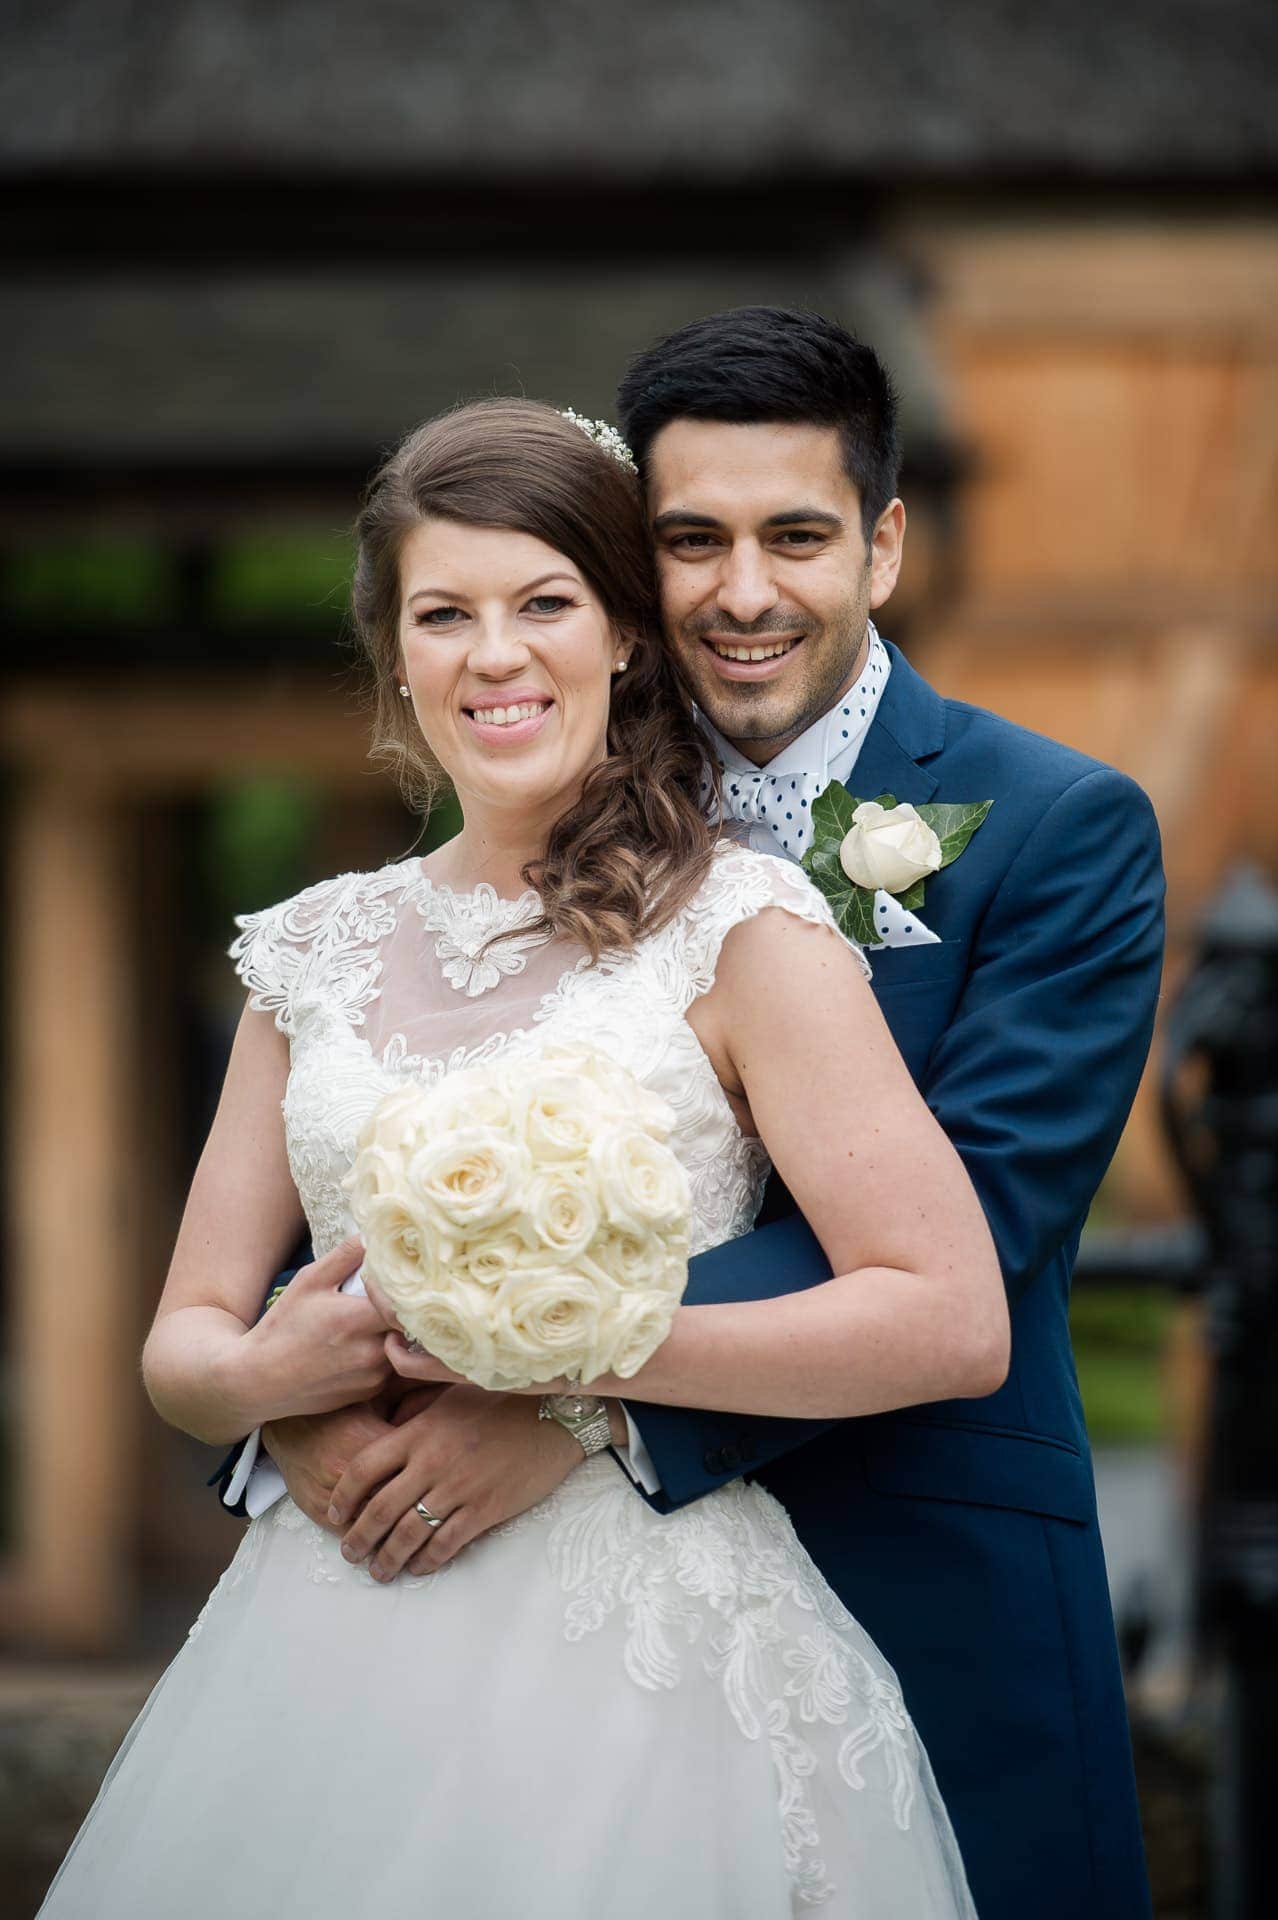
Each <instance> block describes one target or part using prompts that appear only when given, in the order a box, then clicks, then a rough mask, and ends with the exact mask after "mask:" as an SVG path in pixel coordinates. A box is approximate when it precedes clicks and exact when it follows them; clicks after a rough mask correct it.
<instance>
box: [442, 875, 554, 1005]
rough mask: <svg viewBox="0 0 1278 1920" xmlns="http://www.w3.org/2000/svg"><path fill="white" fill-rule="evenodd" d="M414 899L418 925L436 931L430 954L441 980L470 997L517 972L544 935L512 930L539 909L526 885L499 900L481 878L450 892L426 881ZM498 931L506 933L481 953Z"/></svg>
mask: <svg viewBox="0 0 1278 1920" xmlns="http://www.w3.org/2000/svg"><path fill="white" fill-rule="evenodd" d="M414 900H415V904H416V907H417V911H418V913H419V914H420V915H421V917H422V920H423V922H424V924H425V925H426V926H428V927H429V928H430V929H431V932H432V933H434V934H435V935H436V939H435V955H436V958H437V959H438V960H439V963H440V967H441V969H442V971H443V975H444V978H445V980H447V982H448V984H449V986H450V987H455V988H456V989H457V991H458V993H464V994H467V995H468V996H469V997H470V998H471V999H472V1000H473V999H474V998H475V996H476V995H477V994H480V993H489V992H491V991H492V989H493V988H494V987H497V986H500V985H501V982H502V980H503V978H509V977H510V976H511V975H512V974H516V973H522V972H523V970H524V968H525V967H526V966H527V965H528V955H527V950H528V948H529V947H538V946H541V945H542V944H543V943H544V941H545V939H546V935H545V934H544V933H534V934H523V935H520V934H517V933H515V932H514V929H515V928H516V927H520V926H523V925H524V924H525V922H527V921H529V920H535V919H536V918H537V917H538V916H539V914H540V913H541V901H540V900H539V898H538V896H537V895H536V894H535V893H534V892H533V890H532V888H531V887H530V888H529V889H528V890H527V891H526V892H524V893H521V894H520V896H519V898H518V899H517V900H503V899H502V898H501V896H500V895H499V894H498V893H497V891H496V889H495V888H493V887H490V886H489V885H488V884H487V882H486V881H481V882H480V884H479V885H478V886H477V887H476V888H475V889H474V891H473V892H472V893H454V892H453V889H452V888H451V887H445V886H440V885H439V884H438V883H436V882H433V881H426V882H424V884H423V885H422V887H421V888H420V889H419V890H418V891H417V892H416V893H415V896H414ZM499 933H500V934H505V935H506V936H507V937H506V938H505V939H503V940H502V941H501V942H500V943H499V944H498V945H497V946H495V947H489V948H488V951H487V952H484V951H483V949H484V946H485V944H486V942H488V941H489V940H491V939H492V938H493V936H494V934H499Z"/></svg>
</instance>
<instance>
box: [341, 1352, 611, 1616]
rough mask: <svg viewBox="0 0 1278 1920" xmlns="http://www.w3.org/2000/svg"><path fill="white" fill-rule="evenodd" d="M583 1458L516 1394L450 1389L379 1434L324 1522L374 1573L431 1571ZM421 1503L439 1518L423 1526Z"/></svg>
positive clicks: (351, 1556)
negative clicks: (433, 1524)
mask: <svg viewBox="0 0 1278 1920" xmlns="http://www.w3.org/2000/svg"><path fill="white" fill-rule="evenodd" d="M584 1458H585V1455H584V1454H583V1452H582V1449H581V1445H580V1442H579V1441H577V1440H575V1439H574V1438H573V1436H572V1434H570V1433H569V1432H567V1431H566V1429H565V1428H563V1427H561V1426H560V1425H559V1423H558V1421H555V1420H538V1418H537V1402H536V1401H535V1400H533V1399H530V1398H527V1397H525V1396H524V1395H523V1394H515V1393H511V1394H506V1393H488V1392H486V1391H485V1390H484V1389H483V1388H482V1387H473V1386H470V1385H466V1386H460V1387H449V1388H447V1389H445V1390H444V1391H443V1392H441V1393H440V1395H439V1398H438V1399H437V1400H436V1401H435V1402H434V1403H433V1404H432V1405H431V1406H429V1407H427V1408H426V1409H425V1411H424V1412H421V1413H417V1414H414V1415H412V1416H411V1417H410V1418H408V1419H406V1420H404V1421H403V1422H402V1424H401V1425H400V1426H398V1427H397V1428H395V1429H394V1431H393V1432H392V1433H390V1434H383V1435H379V1436H378V1437H377V1438H375V1439H373V1440H371V1441H370V1443H369V1444H368V1446H367V1447H365V1449H364V1451H363V1452H362V1453H361V1454H359V1456H358V1457H357V1458H356V1459H354V1460H352V1462H351V1464H350V1466H349V1467H348V1468H347V1470H346V1472H345V1473H344V1474H343V1475H342V1476H341V1478H340V1480H339V1481H338V1484H337V1487H336V1489H335V1492H334V1494H333V1499H332V1503H331V1509H330V1514H329V1515H326V1520H325V1523H326V1524H327V1525H329V1526H331V1527H333V1528H335V1529H336V1530H337V1531H339V1532H341V1533H343V1534H344V1535H345V1538H344V1539H343V1542H342V1552H343V1553H344V1554H345V1556H346V1558H347V1559H348V1560H350V1561H352V1562H355V1563H358V1562H360V1561H364V1560H369V1559H370V1556H371V1564H370V1567H369V1571H370V1572H371V1573H372V1574H373V1575H374V1577H375V1578H376V1579H379V1580H393V1579H394V1578H395V1575H396V1574H397V1573H399V1572H400V1570H401V1569H402V1568H404V1567H407V1568H408V1571H409V1572H410V1573H415V1574H419V1573H434V1572H436V1571H437V1570H438V1568H440V1567H442V1566H443V1565H444V1564H445V1562H446V1561H448V1560H451V1559H452V1557H453V1555H454V1554H455V1553H458V1552H460V1550H461V1549H462V1547H464V1546H467V1545H468V1544H469V1542H470V1541H472V1540H474V1539H476V1538H477V1537H478V1536H479V1535H480V1534H481V1533H487V1532H488V1531H489V1529H490V1528H492V1527H498V1526H501V1525H502V1524H503V1522H504V1521H507V1520H513V1519H514V1518H515V1516H516V1514H520V1513H525V1512H526V1511H527V1510H528V1508H529V1507H535V1506H536V1505H537V1502H538V1501H539V1500H544V1499H545V1498H546V1497H547V1495H548V1494H551V1493H553V1492H554V1490H555V1488H556V1487H557V1486H559V1484H560V1482H561V1481H563V1480H565V1479H567V1477H568V1475H569V1474H570V1473H571V1472H572V1470H573V1468H574V1467H577V1466H580V1464H581V1462H582V1460H583V1459H584ZM418 1500H420V1501H422V1503H423V1504H424V1505H425V1506H426V1508H427V1509H428V1511H430V1512H431V1513H435V1514H438V1515H439V1517H440V1519H441V1520H442V1522H443V1524H442V1525H441V1526H439V1527H437V1528H435V1530H434V1531H433V1532H432V1531H431V1529H430V1527H429V1526H428V1525H427V1523H426V1522H425V1521H424V1520H423V1519H422V1517H421V1515H420V1514H419V1513H418V1512H417V1511H416V1502H417V1501H418Z"/></svg>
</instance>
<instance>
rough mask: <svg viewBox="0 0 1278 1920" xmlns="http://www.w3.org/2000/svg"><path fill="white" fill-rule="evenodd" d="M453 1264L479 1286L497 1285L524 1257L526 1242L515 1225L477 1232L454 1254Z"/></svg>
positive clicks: (526, 1251) (507, 1276) (519, 1264)
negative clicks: (485, 1232)
mask: <svg viewBox="0 0 1278 1920" xmlns="http://www.w3.org/2000/svg"><path fill="white" fill-rule="evenodd" d="M456 1258H457V1265H458V1266H459V1267H461V1268H464V1269H465V1272H466V1274H467V1276H468V1278H470V1279H471V1280H473V1281H475V1282H476V1284H477V1285H479V1286H481V1287H499V1286H501V1284H502V1282H503V1281H505V1280H509V1279H510V1277H511V1275H512V1274H513V1273H517V1272H518V1270H519V1268H520V1267H521V1266H523V1265H524V1264H525V1263H526V1262H527V1260H528V1243H527V1240H526V1239H525V1238H524V1236H523V1234H522V1233H521V1232H520V1231H519V1230H518V1228H509V1227H508V1228H507V1229H505V1231H504V1232H500V1233H490V1234H481V1235H479V1236H478V1238H476V1239H473V1240H468V1241H467V1242H466V1244H465V1246H464V1247H463V1248H462V1249H461V1250H460V1252H459V1253H458V1254H457V1256H456Z"/></svg>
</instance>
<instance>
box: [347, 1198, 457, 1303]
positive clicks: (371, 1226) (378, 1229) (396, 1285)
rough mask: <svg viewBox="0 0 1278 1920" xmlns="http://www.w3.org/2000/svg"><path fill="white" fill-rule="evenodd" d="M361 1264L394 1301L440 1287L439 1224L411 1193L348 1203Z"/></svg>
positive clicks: (397, 1301)
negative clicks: (362, 1257)
mask: <svg viewBox="0 0 1278 1920" xmlns="http://www.w3.org/2000/svg"><path fill="white" fill-rule="evenodd" d="M352 1214H353V1217H354V1221H355V1225H356V1226H357V1227H358V1229H359V1233H360V1238H361V1239H362V1240H363V1242H364V1255H365V1264H366V1265H367V1267H368V1269H369V1272H370V1273H371V1274H372V1276H373V1278H374V1280H376V1282H377V1284H378V1286H379V1287H381V1289H382V1291H383V1292H384V1293H385V1294H386V1296H387V1298H388V1299H389V1300H390V1301H391V1302H392V1304H394V1305H396V1306H398V1304H399V1301H400V1300H401V1299H411V1298H413V1297H415V1296H417V1295H419V1294H422V1293H424V1292H427V1291H429V1290H431V1289H432V1288H434V1287H436V1286H438V1285H439V1282H440V1279H441V1272H440V1265H439V1259H440V1250H441V1241H440V1234H439V1228H438V1226H437V1224H436V1223H435V1222H434V1221H433V1220H432V1219H431V1218H430V1216H429V1215H428V1214H427V1213H426V1212H425V1210H424V1209H423V1208H422V1207H420V1206H416V1205H414V1203H413V1196H412V1195H411V1194H408V1195H401V1194H396V1193H378V1194H374V1195H372V1196H371V1198H369V1199H367V1200H366V1201H363V1202H362V1203H360V1204H357V1205H352Z"/></svg>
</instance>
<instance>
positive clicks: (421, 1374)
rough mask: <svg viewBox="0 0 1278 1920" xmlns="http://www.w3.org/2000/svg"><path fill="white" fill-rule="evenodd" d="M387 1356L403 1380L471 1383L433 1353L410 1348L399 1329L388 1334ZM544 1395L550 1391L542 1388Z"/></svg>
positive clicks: (446, 1383) (459, 1385)
mask: <svg viewBox="0 0 1278 1920" xmlns="http://www.w3.org/2000/svg"><path fill="white" fill-rule="evenodd" d="M385 1354H386V1358H387V1360H388V1361H389V1362H390V1364H391V1366H392V1367H393V1368H394V1369H395V1371H396V1373H397V1374H398V1375H399V1376H400V1378H401V1379H402V1380H425V1381H427V1382H429V1383H430V1384H432V1385H434V1386H444V1387H465V1386H469V1385H470V1384H471V1383H470V1382H469V1381H468V1380H467V1379H466V1377H465V1376H464V1374H460V1373H454V1372H453V1371H452V1369H451V1368H450V1367H446V1366H445V1365H444V1363H443V1361H442V1360H437V1359H436V1358H435V1356H434V1354H433V1353H427V1351H426V1349H425V1347H410V1346H409V1344H408V1342H407V1340H405V1338H404V1336H403V1334H402V1333H400V1332H399V1330H398V1329H396V1331H395V1332H394V1333H388V1334H387V1336H386V1342H385ZM540 1391H541V1392H542V1393H546V1392H548V1391H549V1389H548V1388H546V1387H542V1388H541V1389H540Z"/></svg>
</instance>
